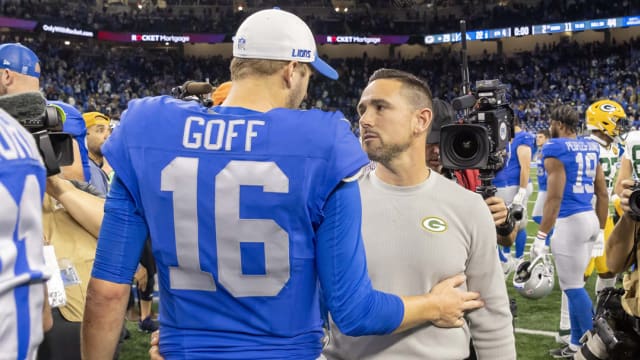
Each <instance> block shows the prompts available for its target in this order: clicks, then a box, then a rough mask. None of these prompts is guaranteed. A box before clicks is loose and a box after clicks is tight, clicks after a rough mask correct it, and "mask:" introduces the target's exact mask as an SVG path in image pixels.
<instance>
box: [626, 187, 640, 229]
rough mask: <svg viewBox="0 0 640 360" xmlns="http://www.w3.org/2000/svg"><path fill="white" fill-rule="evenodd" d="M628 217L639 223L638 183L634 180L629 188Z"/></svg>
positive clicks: (639, 192) (639, 195)
mask: <svg viewBox="0 0 640 360" xmlns="http://www.w3.org/2000/svg"><path fill="white" fill-rule="evenodd" d="M629 207H630V208H631V211H629V216H630V217H631V218H632V219H633V220H635V221H640V181H638V180H636V181H635V182H634V184H633V186H632V187H631V195H629Z"/></svg>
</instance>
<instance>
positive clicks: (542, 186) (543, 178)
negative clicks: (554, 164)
mask: <svg viewBox="0 0 640 360" xmlns="http://www.w3.org/2000/svg"><path fill="white" fill-rule="evenodd" d="M536 175H537V177H538V191H547V172H546V171H545V170H544V159H543V158H542V154H540V156H539V157H538V162H537V167H536Z"/></svg>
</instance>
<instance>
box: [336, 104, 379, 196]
mask: <svg viewBox="0 0 640 360" xmlns="http://www.w3.org/2000/svg"><path fill="white" fill-rule="evenodd" d="M334 116H335V117H336V118H338V119H339V121H338V123H337V126H336V129H335V138H334V139H335V140H334V146H333V152H332V154H331V157H330V158H329V159H328V160H327V161H328V163H329V169H333V171H331V170H330V171H328V172H327V179H326V181H325V184H326V185H327V187H328V188H327V189H325V191H326V193H327V194H328V193H329V192H331V191H332V190H333V189H334V188H335V186H336V184H338V183H339V182H340V181H341V180H342V179H344V178H347V177H351V176H353V175H355V174H356V173H358V171H360V169H362V168H363V167H364V166H365V165H367V164H369V158H368V157H367V154H365V152H364V151H363V150H362V146H360V142H359V141H358V138H356V136H355V135H354V134H353V132H351V125H350V123H349V120H347V119H346V118H345V117H344V115H343V114H342V113H341V112H336V113H335V115H334Z"/></svg>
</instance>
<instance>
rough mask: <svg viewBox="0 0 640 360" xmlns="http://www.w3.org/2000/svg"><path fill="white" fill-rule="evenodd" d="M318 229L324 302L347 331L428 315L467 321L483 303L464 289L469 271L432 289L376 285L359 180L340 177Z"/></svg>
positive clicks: (451, 322)
mask: <svg viewBox="0 0 640 360" xmlns="http://www.w3.org/2000/svg"><path fill="white" fill-rule="evenodd" d="M323 214H324V219H323V221H322V223H321V224H320V226H319V227H318V230H317V233H316V235H317V246H316V255H317V264H318V265H317V267H318V275H319V279H320V284H321V286H322V289H323V294H324V298H325V303H326V304H327V308H328V309H329V311H330V312H331V315H332V318H333V321H334V322H335V323H336V325H337V326H338V328H339V329H340V331H341V332H342V333H344V334H346V335H351V336H361V335H373V334H378V335H383V334H389V333H391V332H394V331H395V332H399V331H403V330H406V329H409V328H411V327H414V326H416V325H419V324H423V323H425V322H428V321H433V322H435V323H437V324H439V325H440V326H449V327H452V326H462V325H463V321H462V320H461V317H462V315H463V313H464V311H466V310H471V309H474V308H477V307H479V306H481V305H482V302H480V301H478V300H475V299H476V298H477V297H478V296H479V294H477V293H472V292H463V291H459V290H458V289H457V287H458V286H459V285H460V284H462V282H464V279H465V278H464V276H462V275H458V276H456V277H453V278H450V279H446V280H444V281H443V282H441V283H440V284H438V285H436V286H435V287H434V288H433V289H432V291H431V293H430V294H426V295H418V296H406V297H399V296H396V295H392V294H387V293H384V292H380V291H376V290H374V289H373V287H372V285H371V280H370V279H369V275H368V273H367V265H366V260H365V252H364V245H363V242H362V234H361V229H360V227H361V224H362V223H361V215H362V209H361V201H360V190H359V187H358V184H357V183H356V182H349V183H345V182H342V183H340V184H339V185H338V186H337V187H336V189H335V190H334V191H333V192H332V193H331V194H330V195H329V198H328V199H327V201H326V203H325V205H324V207H323Z"/></svg>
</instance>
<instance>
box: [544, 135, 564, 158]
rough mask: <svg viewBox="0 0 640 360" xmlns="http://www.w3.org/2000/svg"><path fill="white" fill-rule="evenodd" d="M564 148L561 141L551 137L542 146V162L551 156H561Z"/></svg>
mask: <svg viewBox="0 0 640 360" xmlns="http://www.w3.org/2000/svg"><path fill="white" fill-rule="evenodd" d="M564 149H565V146H564V144H562V143H561V142H560V141H557V140H554V139H550V140H549V141H547V142H546V143H545V144H544V145H543V146H542V162H543V163H544V159H546V158H549V157H552V158H560V156H561V155H562V153H563V152H564V151H565V150H564Z"/></svg>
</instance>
